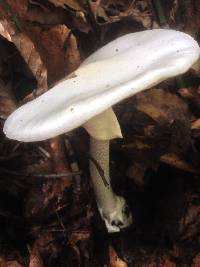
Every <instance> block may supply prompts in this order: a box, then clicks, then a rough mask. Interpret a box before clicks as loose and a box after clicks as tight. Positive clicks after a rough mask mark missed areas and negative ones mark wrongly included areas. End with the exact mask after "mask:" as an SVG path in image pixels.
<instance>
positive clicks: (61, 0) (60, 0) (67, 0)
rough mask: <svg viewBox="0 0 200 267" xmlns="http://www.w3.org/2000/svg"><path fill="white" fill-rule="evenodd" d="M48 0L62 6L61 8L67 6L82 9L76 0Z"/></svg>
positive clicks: (77, 9)
mask: <svg viewBox="0 0 200 267" xmlns="http://www.w3.org/2000/svg"><path fill="white" fill-rule="evenodd" d="M49 2H51V3H52V4H54V5H55V6H57V7H62V8H66V7H69V8H72V9H74V10H76V11H80V10H83V8H82V7H81V5H80V4H79V2H78V1H76V0H49Z"/></svg>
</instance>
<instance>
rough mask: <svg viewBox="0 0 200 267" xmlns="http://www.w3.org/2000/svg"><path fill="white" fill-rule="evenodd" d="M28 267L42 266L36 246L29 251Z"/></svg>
mask: <svg viewBox="0 0 200 267" xmlns="http://www.w3.org/2000/svg"><path fill="white" fill-rule="evenodd" d="M29 267H44V264H43V261H42V258H41V256H40V254H39V251H38V249H37V247H36V246H34V248H33V249H32V250H31V252H30V261H29Z"/></svg>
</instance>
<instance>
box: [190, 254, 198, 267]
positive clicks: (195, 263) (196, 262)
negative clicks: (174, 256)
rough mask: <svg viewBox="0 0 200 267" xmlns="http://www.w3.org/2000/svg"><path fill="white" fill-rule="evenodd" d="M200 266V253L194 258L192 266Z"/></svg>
mask: <svg viewBox="0 0 200 267" xmlns="http://www.w3.org/2000/svg"><path fill="white" fill-rule="evenodd" d="M199 266H200V253H199V254H197V255H196V257H195V258H194V259H193V263H192V266H191V267H199Z"/></svg>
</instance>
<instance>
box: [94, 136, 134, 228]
mask: <svg viewBox="0 0 200 267" xmlns="http://www.w3.org/2000/svg"><path fill="white" fill-rule="evenodd" d="M90 154H91V156H92V157H93V158H94V159H95V160H96V161H97V163H98V164H99V166H100V167H101V168H102V170H103V171H104V176H105V178H106V181H107V183H108V185H105V183H104V181H103V179H102V177H101V176H100V174H99V171H98V170H97V168H96V166H95V164H94V163H93V162H92V161H90V176H91V179H92V183H93V188H94V192H95V196H96V201H97V206H98V209H99V212H100V214H101V217H102V219H103V220H104V221H105V224H106V227H107V229H108V232H119V231H120V230H121V229H123V228H125V227H128V226H129V225H130V224H131V223H132V216H131V212H130V211H129V208H128V206H127V204H126V201H125V200H124V198H123V197H120V196H117V195H116V194H115V193H114V192H113V190H112V187H111V184H110V175H109V140H97V139H95V138H93V137H90Z"/></svg>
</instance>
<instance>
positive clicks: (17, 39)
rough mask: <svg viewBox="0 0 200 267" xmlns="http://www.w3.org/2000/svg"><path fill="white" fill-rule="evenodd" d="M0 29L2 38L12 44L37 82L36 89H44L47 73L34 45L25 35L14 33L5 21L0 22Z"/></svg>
mask: <svg viewBox="0 0 200 267" xmlns="http://www.w3.org/2000/svg"><path fill="white" fill-rule="evenodd" d="M0 29H1V31H0V34H1V33H2V36H3V37H7V40H8V41H11V42H13V43H14V45H15V46H16V48H17V49H18V51H19V52H20V54H21V55H22V57H23V58H24V60H25V62H26V63H27V65H28V66H29V68H30V70H31V71H32V73H33V75H34V76H35V78H36V80H37V82H38V87H39V88H43V89H46V88H47V71H46V68H45V66H44V64H43V62H42V60H41V57H40V55H39V53H38V51H37V49H36V47H35V45H34V43H33V42H32V41H31V40H30V39H29V37H28V36H27V35H26V34H24V33H20V32H18V31H16V30H15V29H14V27H12V25H11V24H10V22H8V21H6V20H1V21H0Z"/></svg>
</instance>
